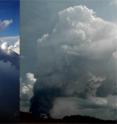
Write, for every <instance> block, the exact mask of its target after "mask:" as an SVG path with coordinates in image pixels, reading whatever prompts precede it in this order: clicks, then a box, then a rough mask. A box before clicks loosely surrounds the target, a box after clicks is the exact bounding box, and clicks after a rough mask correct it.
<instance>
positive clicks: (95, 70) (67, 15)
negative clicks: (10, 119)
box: [21, 0, 117, 120]
mask: <svg viewBox="0 0 117 124" xmlns="http://www.w3.org/2000/svg"><path fill="white" fill-rule="evenodd" d="M116 13H117V0H111V1H110V0H59V1H58V0H34V1H32V0H29V1H24V0H21V41H22V42H21V110H24V111H29V108H31V111H32V112H33V113H34V114H39V115H40V114H48V113H49V114H50V115H51V116H52V117H53V118H62V117H64V116H68V115H69V116H70V115H76V114H80V115H87V116H93V117H97V118H101V119H106V120H108V119H109V120H114V119H117V117H116V114H117V113H116V112H117V89H116V88H117V79H116V74H117V64H116V60H117V15H116ZM33 86H34V89H33ZM33 91H34V92H33ZM32 96H33V100H32V103H30V99H31V98H32ZM66 96H67V97H66ZM48 98H49V100H47V99H48ZM33 101H34V102H33ZM40 101H41V102H40ZM113 103H114V104H113Z"/></svg>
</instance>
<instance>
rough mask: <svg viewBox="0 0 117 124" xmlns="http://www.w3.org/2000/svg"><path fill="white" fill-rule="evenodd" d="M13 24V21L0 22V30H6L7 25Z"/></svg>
mask: <svg viewBox="0 0 117 124" xmlns="http://www.w3.org/2000/svg"><path fill="white" fill-rule="evenodd" d="M12 23H13V20H12V19H10V20H0V30H2V29H5V28H7V27H8V26H9V25H11V24H12Z"/></svg>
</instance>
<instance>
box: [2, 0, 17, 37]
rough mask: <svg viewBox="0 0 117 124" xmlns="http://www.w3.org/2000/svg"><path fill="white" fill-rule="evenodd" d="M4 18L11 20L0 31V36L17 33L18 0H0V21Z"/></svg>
mask: <svg viewBox="0 0 117 124" xmlns="http://www.w3.org/2000/svg"><path fill="white" fill-rule="evenodd" d="M4 20H12V21H13V22H12V23H11V24H10V25H9V26H8V27H7V28H5V29H3V30H2V31H0V36H16V35H19V0H0V21H4Z"/></svg>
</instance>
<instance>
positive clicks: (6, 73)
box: [0, 0, 20, 123]
mask: <svg viewBox="0 0 117 124" xmlns="http://www.w3.org/2000/svg"><path fill="white" fill-rule="evenodd" d="M19 5H20V1H19V0H0V123H1V122H11V121H12V122H13V121H17V120H18V118H19V86H20V85H19V84H20V82H19V58H20V48H19V44H20V43H19V42H20V36H19V21H20V20H19V9H20V6H19Z"/></svg>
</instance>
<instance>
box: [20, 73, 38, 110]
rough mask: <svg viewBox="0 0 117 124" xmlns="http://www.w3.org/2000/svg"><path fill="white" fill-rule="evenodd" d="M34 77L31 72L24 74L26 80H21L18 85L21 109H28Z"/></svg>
mask: <svg viewBox="0 0 117 124" xmlns="http://www.w3.org/2000/svg"><path fill="white" fill-rule="evenodd" d="M36 80H37V79H36V78H35V77H34V74H33V73H30V72H29V73H27V74H26V80H25V81H24V82H22V80H21V83H20V84H21V86H20V98H21V107H20V109H21V110H22V111H29V107H30V99H31V97H32V96H33V86H34V84H35V82H36Z"/></svg>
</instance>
